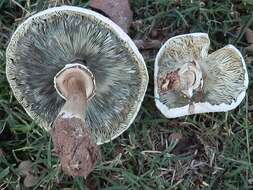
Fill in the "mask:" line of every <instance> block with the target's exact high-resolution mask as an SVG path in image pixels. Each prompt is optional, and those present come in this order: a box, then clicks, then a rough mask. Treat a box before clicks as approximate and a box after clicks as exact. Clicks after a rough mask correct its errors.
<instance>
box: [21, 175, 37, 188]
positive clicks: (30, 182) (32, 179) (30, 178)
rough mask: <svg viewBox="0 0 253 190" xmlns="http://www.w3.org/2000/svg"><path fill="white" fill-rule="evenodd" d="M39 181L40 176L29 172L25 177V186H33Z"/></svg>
mask: <svg viewBox="0 0 253 190" xmlns="http://www.w3.org/2000/svg"><path fill="white" fill-rule="evenodd" d="M37 182H38V177H36V176H34V175H31V174H29V175H27V176H26V177H25V179H24V186H25V187H33V186H35V185H36V184H37Z"/></svg>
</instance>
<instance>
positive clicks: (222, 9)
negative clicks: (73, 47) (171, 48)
mask: <svg viewBox="0 0 253 190" xmlns="http://www.w3.org/2000/svg"><path fill="white" fill-rule="evenodd" d="M130 2H131V9H132V10H133V12H134V20H135V22H134V23H133V24H132V27H131V32H130V36H131V37H132V38H133V39H155V40H160V41H162V42H163V41H164V40H166V39H168V38H169V37H172V36H175V35H178V34H183V33H189V32H208V33H209V36H210V38H211V47H212V48H211V50H210V51H214V50H216V49H218V48H221V47H223V46H224V45H227V44H233V45H235V46H236V47H237V48H238V49H239V50H240V51H241V52H242V54H243V56H244V58H245V60H246V64H247V67H248V72H249V77H250V86H249V89H248V92H247V95H246V98H245V100H244V101H243V102H242V103H241V105H240V106H239V107H238V108H237V109H235V110H234V111H230V112H227V113H209V114H199V115H193V116H188V117H182V118H179V119H167V118H165V117H164V116H163V115H162V114H161V113H160V112H159V111H158V110H157V109H156V107H155V104H154V97H153V81H152V76H153V69H154V58H155V55H156V53H157V51H158V49H157V48H153V49H149V50H142V54H143V56H144V58H145V60H146V63H147V67H148V70H149V74H150V83H149V88H148V90H147V93H146V96H145V100H144V104H143V106H142V107H141V110H140V112H139V114H138V116H137V117H136V119H135V121H134V123H133V124H132V126H131V127H130V128H129V129H128V130H127V131H126V132H125V133H124V134H123V135H121V136H120V137H119V138H117V139H116V140H114V141H112V142H110V143H107V144H105V145H103V146H101V157H102V158H101V161H100V162H99V163H98V164H97V166H96V168H95V170H94V171H93V172H92V174H91V175H90V176H89V177H88V178H87V179H83V178H81V177H75V178H72V177H67V176H65V175H63V174H62V172H61V171H60V170H59V161H58V159H57V157H56V155H55V154H54V153H53V152H52V142H51V139H50V137H49V135H48V133H47V132H46V131H45V130H43V129H41V128H39V127H38V126H37V125H36V124H35V123H34V122H33V121H32V120H31V119H30V118H29V117H28V116H27V114H26V113H25V111H24V110H23V109H22V107H21V106H20V105H19V104H18V103H17V101H16V99H15V97H14V96H13V94H12V92H11V90H10V87H9V85H8V83H7V80H6V76H5V49H6V47H7V44H8V41H9V39H10V36H11V34H12V32H13V31H14V30H15V28H16V27H17V26H18V24H19V23H20V22H21V21H22V20H23V19H24V18H25V17H26V16H28V15H29V14H32V13H35V12H37V11H39V10H43V9H46V8H47V7H52V6H56V5H60V4H72V5H76V6H80V7H86V6H87V1H85V0H65V1H64V0H45V1H44V0H0V189H64V188H72V189H90V190H93V189H108V190H109V189H110V190H112V189H115V190H117V189H122V190H123V189H133V190H134V189H147V190H148V189H180V190H186V189H187V190H188V189H189V190H195V189H210V190H211V189H214V190H220V189H224V190H246V189H253V163H252V159H253V144H252V140H253V106H252V105H253V90H252V82H251V81H252V80H251V79H252V72H253V57H252V50H250V48H249V47H248V46H249V45H250V43H252V42H250V41H249V40H248V39H247V38H246V37H245V36H246V35H245V34H246V32H247V31H248V30H249V29H250V28H251V29H253V14H252V12H253V1H252V0H131V1H130ZM24 161H25V162H24Z"/></svg>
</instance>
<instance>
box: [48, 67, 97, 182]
mask: <svg viewBox="0 0 253 190" xmlns="http://www.w3.org/2000/svg"><path fill="white" fill-rule="evenodd" d="M87 76H88V75H87V73H86V72H85V71H83V70H82V69H80V68H67V69H64V70H63V72H60V74H59V75H57V76H56V78H55V82H56V85H57V88H58V91H60V92H61V93H62V95H63V96H64V97H65V98H66V102H65V104H64V106H63V107H62V109H61V111H60V113H59V115H58V116H57V118H56V119H55V121H54V123H53V128H52V130H51V135H52V140H53V144H54V150H55V152H56V153H57V154H58V156H59V159H60V162H61V167H62V170H63V171H64V172H65V173H66V174H67V175H71V176H84V177H87V176H88V175H89V173H90V172H91V171H92V170H93V168H94V166H95V164H96V161H97V159H98V156H99V149H98V147H97V145H96V143H95V141H94V140H93V138H92V136H91V132H90V129H89V128H87V127H85V119H84V118H85V117H84V116H85V109H86V105H87V92H86V89H87V86H86V83H88V82H87V81H86V78H87Z"/></svg>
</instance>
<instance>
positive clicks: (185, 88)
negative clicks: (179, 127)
mask: <svg viewBox="0 0 253 190" xmlns="http://www.w3.org/2000/svg"><path fill="white" fill-rule="evenodd" d="M209 46H210V40H209V38H208V34H205V33H191V34H185V35H179V36H175V37H172V38H170V39H169V40H168V41H167V42H166V43H165V44H164V45H163V46H162V48H161V49H160V51H159V53H158V55H157V57H156V61H155V71H154V72H155V73H154V84H155V85H154V86H155V89H154V93H155V102H156V106H157V107H158V109H160V111H161V112H162V113H163V114H164V115H165V116H166V117H168V118H175V117H180V116H184V115H191V114H197V113H204V112H225V111H228V110H232V109H234V108H236V107H237V106H238V105H239V104H240V102H241V101H242V100H243V98H244V96H245V92H246V89H247V87H248V74H247V69H246V66H245V62H244V59H243V57H242V55H241V53H240V52H239V50H237V49H236V48H235V47H234V46H233V45H227V46H225V47H223V48H221V49H219V50H217V51H215V52H213V53H211V54H208V50H209Z"/></svg>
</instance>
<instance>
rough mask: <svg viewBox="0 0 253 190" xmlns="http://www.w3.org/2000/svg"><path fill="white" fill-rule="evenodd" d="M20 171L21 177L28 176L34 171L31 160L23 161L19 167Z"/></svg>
mask: <svg viewBox="0 0 253 190" xmlns="http://www.w3.org/2000/svg"><path fill="white" fill-rule="evenodd" d="M18 170H19V172H20V175H23V176H25V175H28V174H29V173H30V172H31V170H32V162H31V161H30V160H26V161H22V162H21V163H20V164H19V165H18Z"/></svg>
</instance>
